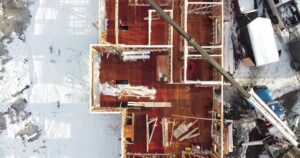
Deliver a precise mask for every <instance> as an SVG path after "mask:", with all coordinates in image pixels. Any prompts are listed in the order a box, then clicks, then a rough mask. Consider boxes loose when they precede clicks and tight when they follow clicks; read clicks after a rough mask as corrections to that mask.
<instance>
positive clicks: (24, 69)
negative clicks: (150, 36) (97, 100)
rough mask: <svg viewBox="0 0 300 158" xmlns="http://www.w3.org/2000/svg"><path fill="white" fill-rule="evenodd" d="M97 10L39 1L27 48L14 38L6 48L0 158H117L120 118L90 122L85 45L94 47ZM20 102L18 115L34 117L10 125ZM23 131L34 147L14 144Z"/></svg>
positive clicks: (88, 4)
mask: <svg viewBox="0 0 300 158" xmlns="http://www.w3.org/2000/svg"><path fill="white" fill-rule="evenodd" d="M98 7H99V4H98V1H92V0H37V1H36V2H35V4H34V5H31V6H30V11H31V15H32V18H31V21H30V24H29V27H28V29H27V30H26V32H25V42H24V41H23V40H20V39H19V37H18V36H17V35H16V34H13V35H12V40H9V39H7V40H4V45H5V47H6V49H7V50H8V52H9V56H11V57H12V59H11V60H10V61H8V62H7V63H6V64H5V65H3V66H1V69H2V68H4V69H3V70H4V72H3V73H2V74H1V76H3V79H2V80H1V79H0V91H1V93H0V101H1V102H0V105H1V106H0V112H1V113H0V114H1V115H2V113H5V112H6V113H9V114H7V115H3V117H4V118H6V119H5V120H6V129H4V130H2V133H0V158H27V157H28V158H29V157H32V158H35V157H39V158H40V157H48V158H60V157H64V158H96V157H97V158H99V157H101V158H102V157H105V158H116V157H119V154H120V153H121V145H120V144H121V143H120V140H119V138H120V137H121V116H120V115H118V114H115V115H114V114H109V115H99V114H91V113H89V106H88V102H89V101H88V98H89V97H88V95H89V94H88V92H89V87H88V85H89V84H88V83H89V78H88V76H89V74H88V72H89V71H88V68H89V66H88V55H89V44H93V43H97V40H98V34H97V30H96V29H95V28H94V27H93V26H92V25H91V23H92V22H93V21H96V20H97V18H98ZM1 76H0V77H1ZM27 85H29V86H30V88H28V89H24V87H26V86H27ZM22 89H24V90H23V91H22ZM19 92H20V93H19ZM19 98H24V99H26V100H27V102H28V103H27V104H26V105H25V106H26V107H25V110H23V111H22V112H23V113H24V112H25V113H29V114H31V115H30V116H29V117H26V118H24V119H19V120H17V121H15V122H13V121H12V117H13V116H15V117H16V115H18V114H14V115H13V114H11V112H10V111H9V110H7V109H8V108H9V107H11V104H12V103H13V102H14V101H15V100H17V99H19ZM15 113H17V112H15ZM12 115H13V116H12ZM15 117H14V118H15ZM26 124H27V125H28V124H34V125H36V126H37V127H38V134H40V136H39V137H38V139H36V140H34V141H32V142H28V139H29V138H28V136H25V138H24V139H22V138H21V137H20V136H18V135H19V134H20V133H19V132H20V131H22V129H24V127H25V126H26Z"/></svg>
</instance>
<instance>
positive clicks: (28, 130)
mask: <svg viewBox="0 0 300 158" xmlns="http://www.w3.org/2000/svg"><path fill="white" fill-rule="evenodd" d="M40 135H41V131H40V129H39V127H38V126H36V125H34V124H32V123H29V124H27V125H26V126H25V128H24V129H22V130H20V131H19V132H18V133H17V134H16V136H20V137H21V138H22V140H24V141H25V140H26V141H28V142H32V141H35V140H37V139H38V138H39V137H40Z"/></svg>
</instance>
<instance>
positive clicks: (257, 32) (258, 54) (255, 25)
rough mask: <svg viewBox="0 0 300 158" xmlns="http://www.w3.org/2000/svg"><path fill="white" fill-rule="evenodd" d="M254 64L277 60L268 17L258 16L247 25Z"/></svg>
mask: <svg viewBox="0 0 300 158" xmlns="http://www.w3.org/2000/svg"><path fill="white" fill-rule="evenodd" d="M247 28H248V33H249V38H250V42H251V46H252V50H253V54H254V58H255V64H256V66H262V65H266V64H270V63H274V62H277V61H279V54H278V50H277V46H276V41H275V36H274V30H273V26H272V23H271V20H270V19H267V18H261V17H258V18H256V19H254V20H253V21H252V22H250V23H249V24H248V25H247Z"/></svg>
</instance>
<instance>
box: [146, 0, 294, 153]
mask: <svg viewBox="0 0 300 158" xmlns="http://www.w3.org/2000/svg"><path fill="white" fill-rule="evenodd" d="M146 1H147V2H148V3H149V4H150V6H152V7H153V8H154V9H155V10H156V11H157V12H158V13H159V14H160V15H161V16H162V17H163V18H164V19H165V20H166V21H167V22H168V23H169V24H170V25H171V26H172V27H173V28H174V29H175V30H176V31H177V32H178V33H179V34H180V35H181V36H183V37H184V38H185V40H187V42H188V43H189V44H190V45H191V46H193V47H194V48H195V50H196V51H198V52H199V53H201V54H202V56H203V57H204V58H205V59H206V60H208V62H209V63H210V64H212V65H213V67H214V68H216V69H217V70H218V71H219V72H220V73H221V74H222V75H223V76H224V77H225V78H226V79H227V80H228V81H229V82H230V83H231V84H232V85H233V86H234V87H235V88H236V89H237V90H238V91H239V92H240V93H241V95H242V96H243V97H244V98H245V99H246V100H247V101H249V102H250V103H252V105H253V106H254V107H255V108H256V109H257V110H258V111H259V112H260V113H261V114H262V115H263V116H264V117H265V118H266V119H268V121H270V122H271V123H272V125H273V126H274V127H276V128H277V129H278V130H279V132H280V133H281V134H282V136H283V137H284V138H285V139H286V140H288V141H289V142H290V143H291V144H292V145H294V146H297V147H298V145H299V144H298V142H297V140H296V137H295V134H294V133H293V132H292V131H291V129H290V128H289V127H288V126H287V125H286V124H285V123H284V122H283V121H282V120H281V119H280V118H279V117H278V116H277V115H276V114H275V113H274V112H273V111H272V110H271V109H270V108H269V107H268V105H266V104H265V103H264V102H263V101H262V100H261V99H260V98H259V97H258V96H257V95H256V94H255V93H254V91H251V90H250V91H249V92H248V91H247V90H245V89H244V88H243V87H242V86H240V85H239V84H238V83H237V81H235V79H234V78H233V77H232V76H231V75H230V74H229V73H227V72H226V70H224V69H223V68H222V66H220V65H219V64H218V63H217V62H216V61H215V60H214V59H213V58H212V57H210V55H209V54H208V53H207V52H206V51H205V50H204V49H203V48H202V47H201V46H200V45H199V44H198V43H197V42H196V41H195V39H194V38H192V37H191V36H190V35H189V34H188V33H187V32H185V31H184V30H183V29H182V28H181V27H180V26H179V25H178V24H177V23H176V22H175V21H174V20H173V19H172V18H171V17H170V16H169V15H167V14H166V13H165V12H164V11H163V10H162V9H161V8H160V6H159V5H157V4H156V3H155V2H154V1H153V0H146Z"/></svg>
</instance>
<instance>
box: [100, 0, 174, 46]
mask: <svg viewBox="0 0 300 158" xmlns="http://www.w3.org/2000/svg"><path fill="white" fill-rule="evenodd" d="M106 5H107V8H106V12H107V18H108V27H107V35H108V36H107V41H108V42H110V43H115V20H114V19H115V13H114V10H115V9H114V5H115V0H106ZM149 9H152V8H151V7H149V6H143V7H134V6H129V5H128V0H119V19H120V20H119V25H126V26H128V30H120V31H119V43H122V44H127V45H145V44H148V20H147V18H148V10H149ZM164 9H168V8H167V7H166V8H164ZM151 26H152V33H151V38H152V40H151V44H153V45H158V44H167V40H168V35H169V34H168V33H169V32H168V28H169V26H168V24H167V23H166V22H165V21H164V20H163V19H159V20H153V21H152V25H151Z"/></svg>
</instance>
